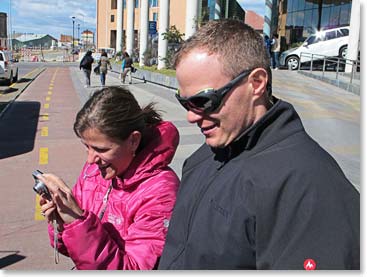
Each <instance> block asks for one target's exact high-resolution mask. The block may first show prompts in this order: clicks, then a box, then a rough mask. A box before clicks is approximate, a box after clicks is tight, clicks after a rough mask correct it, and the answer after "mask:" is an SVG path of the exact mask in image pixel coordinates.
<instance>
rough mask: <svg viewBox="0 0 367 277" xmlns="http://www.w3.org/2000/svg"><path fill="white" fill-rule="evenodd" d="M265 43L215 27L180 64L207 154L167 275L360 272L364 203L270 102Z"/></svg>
mask: <svg viewBox="0 0 367 277" xmlns="http://www.w3.org/2000/svg"><path fill="white" fill-rule="evenodd" d="M263 45H264V44H263V40H262V38H261V36H260V35H259V34H257V33H256V32H255V31H254V30H253V29H252V28H251V27H249V26H247V25H245V24H244V23H242V22H239V21H235V20H220V21H210V22H208V23H207V24H206V25H204V26H203V27H201V28H200V29H199V30H198V31H197V32H196V33H195V34H194V35H193V36H192V37H191V38H190V39H188V40H187V41H186V42H185V43H184V44H183V46H182V47H181V49H180V51H179V52H178V53H177V55H176V58H175V66H176V76H177V80H178V84H179V87H180V90H179V91H178V94H177V95H176V97H177V98H178V100H179V101H180V103H181V104H182V105H183V106H184V107H185V108H186V109H187V120H188V121H189V122H190V123H193V124H197V125H198V127H199V128H200V130H201V132H202V134H203V135H204V136H205V142H206V143H205V144H204V145H202V146H201V147H200V148H199V149H198V150H197V151H196V152H195V153H193V154H192V155H191V156H190V157H189V158H188V159H187V160H186V161H185V163H184V166H183V173H182V181H181V185H180V188H179V192H178V198H177V202H176V205H175V208H174V212H173V216H172V218H171V221H170V225H169V230H168V234H167V238H166V243H165V248H164V251H163V254H162V257H161V260H160V264H159V269H359V193H358V192H357V191H356V190H355V188H354V187H353V186H352V185H351V183H350V182H349V181H348V180H347V179H346V177H345V176H344V174H343V173H342V171H341V169H340V168H339V166H338V165H337V163H336V162H335V160H334V159H333V158H332V157H331V156H330V155H329V154H328V153H327V152H326V151H324V150H323V149H322V148H321V147H320V146H319V145H318V144H317V143H316V142H315V141H313V140H312V139H311V137H310V136H309V135H308V134H307V133H306V132H305V130H304V128H303V126H302V123H301V120H300V118H299V116H298V114H297V113H296V111H295V110H294V108H293V106H292V105H291V104H289V103H287V102H284V101H282V100H279V99H277V98H275V97H273V96H271V70H270V66H269V59H268V56H267V54H266V50H265V48H264V46H263Z"/></svg>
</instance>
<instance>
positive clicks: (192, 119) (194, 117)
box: [186, 110, 203, 123]
mask: <svg viewBox="0 0 367 277" xmlns="http://www.w3.org/2000/svg"><path fill="white" fill-rule="evenodd" d="M186 119H187V121H188V122H189V123H197V122H198V121H199V120H201V119H203V116H202V115H200V114H197V113H194V112H193V111H190V110H188V111H187V115H186Z"/></svg>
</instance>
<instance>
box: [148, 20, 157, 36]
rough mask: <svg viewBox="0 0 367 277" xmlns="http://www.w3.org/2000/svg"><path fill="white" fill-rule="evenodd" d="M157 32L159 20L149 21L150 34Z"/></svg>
mask: <svg viewBox="0 0 367 277" xmlns="http://www.w3.org/2000/svg"><path fill="white" fill-rule="evenodd" d="M156 33H157V21H149V34H150V35H155V34H156Z"/></svg>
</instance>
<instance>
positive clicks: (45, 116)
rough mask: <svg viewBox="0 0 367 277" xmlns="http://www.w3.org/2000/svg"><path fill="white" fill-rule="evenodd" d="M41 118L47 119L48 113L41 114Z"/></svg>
mask: <svg viewBox="0 0 367 277" xmlns="http://www.w3.org/2000/svg"><path fill="white" fill-rule="evenodd" d="M42 120H44V121H47V120H48V113H45V114H43V115H42Z"/></svg>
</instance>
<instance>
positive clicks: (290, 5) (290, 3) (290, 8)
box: [287, 0, 294, 13]
mask: <svg viewBox="0 0 367 277" xmlns="http://www.w3.org/2000/svg"><path fill="white" fill-rule="evenodd" d="M293 2H294V0H288V2H287V11H288V13H290V12H293Z"/></svg>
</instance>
